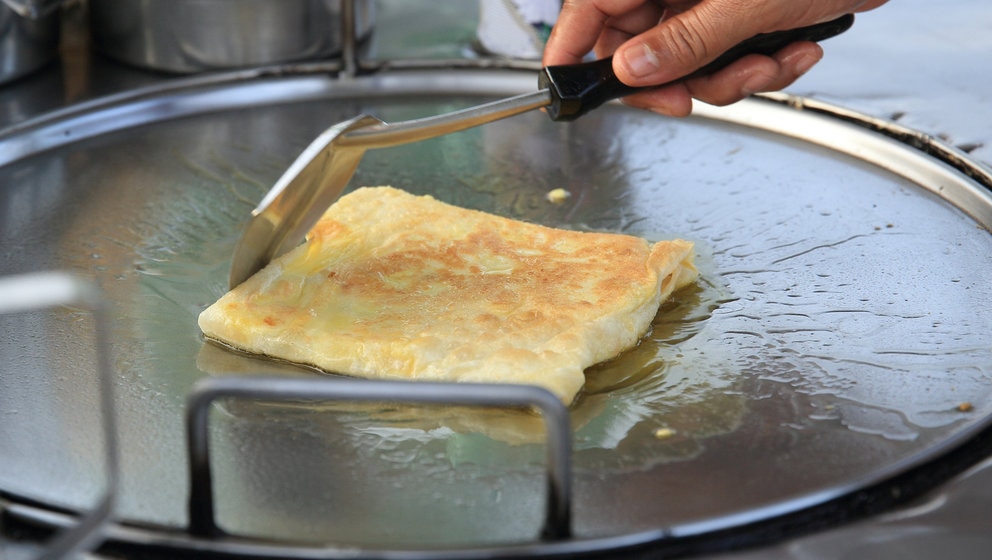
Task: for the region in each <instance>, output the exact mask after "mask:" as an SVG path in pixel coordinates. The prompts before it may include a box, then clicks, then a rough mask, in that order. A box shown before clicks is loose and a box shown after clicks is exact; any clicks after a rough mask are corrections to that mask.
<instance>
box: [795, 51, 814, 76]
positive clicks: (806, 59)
mask: <svg viewBox="0 0 992 560" xmlns="http://www.w3.org/2000/svg"><path fill="white" fill-rule="evenodd" d="M817 62H820V57H818V56H810V55H805V56H803V57H802V58H800V59H799V60H797V61H796V66H795V69H796V73H797V74H798V75H800V76H802V75H803V74H805V73H806V72H809V69H810V68H812V67H813V65H815V64H816V63H817Z"/></svg>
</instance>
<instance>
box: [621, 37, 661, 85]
mask: <svg viewBox="0 0 992 560" xmlns="http://www.w3.org/2000/svg"><path fill="white" fill-rule="evenodd" d="M623 60H624V63H625V64H626V66H627V71H628V72H630V74H631V75H632V76H634V77H636V78H642V77H644V76H648V75H650V74H654V73H655V72H657V71H658V70H659V69H660V68H661V62H660V61H659V60H658V55H657V54H655V53H654V51H652V50H651V48H650V47H648V46H647V45H645V44H643V43H642V44H640V45H637V46H636V47H631V48H628V49H627V50H625V51H624V53H623Z"/></svg>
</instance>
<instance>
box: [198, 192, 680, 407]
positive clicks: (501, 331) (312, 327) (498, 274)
mask: <svg viewBox="0 0 992 560" xmlns="http://www.w3.org/2000/svg"><path fill="white" fill-rule="evenodd" d="M692 259H693V246H692V243H690V242H687V241H681V240H676V241H662V242H659V243H656V244H654V245H650V244H649V243H647V242H646V241H644V240H643V239H639V238H636V237H631V236H626V235H617V234H606V233H583V232H575V231H566V230H560V229H553V228H548V227H543V226H539V225H534V224H527V223H523V222H519V221H515V220H510V219H507V218H501V217H498V216H495V215H492V214H486V213H483V212H478V211H474V210H466V209H463V208H457V207H454V206H450V205H447V204H444V203H441V202H439V201H437V200H434V199H433V198H431V197H417V196H413V195H410V194H407V193H405V192H403V191H399V190H396V189H392V188H389V187H376V188H363V189H358V190H356V191H354V192H353V193H351V194H349V195H347V196H345V197H342V198H341V199H340V200H339V201H338V202H337V203H336V204H335V205H334V206H332V207H331V208H330V209H329V210H328V211H327V213H326V214H325V215H324V217H323V218H322V219H321V221H320V222H319V223H318V224H317V226H316V227H315V228H314V229H313V231H312V232H311V234H310V236H309V237H308V241H307V242H306V243H305V244H303V245H301V246H300V247H298V248H297V249H295V250H293V251H291V252H290V253H288V254H286V255H284V256H283V257H281V258H279V259H277V260H276V261H274V262H273V263H271V264H270V265H269V266H268V267H266V268H265V269H264V270H262V271H260V272H259V273H257V274H256V275H255V276H253V277H252V278H250V279H249V280H247V281H246V282H244V283H243V284H241V285H240V286H238V287H236V288H235V289H234V290H232V291H231V292H229V293H228V294H226V295H224V296H223V297H222V298H221V299H220V300H218V301H217V303H215V304H214V305H212V306H211V307H209V308H208V309H207V310H205V311H204V312H203V313H202V314H201V316H200V320H199V323H200V328H201V329H202V330H203V332H204V333H205V334H206V335H207V336H209V337H212V338H216V339H218V340H221V341H223V342H226V343H227V344H230V345H232V346H235V347H237V348H241V349H244V350H247V351H250V352H255V353H261V354H266V355H270V356H274V357H278V358H282V359H285V360H289V361H294V362H298V363H303V364H307V365H312V366H316V367H318V368H320V369H324V370H328V371H334V372H338V373H344V374H349V375H357V376H364V377H382V378H398V379H424V380H437V381H479V382H509V383H528V384H536V385H540V386H543V387H546V388H548V389H550V390H551V391H552V392H554V393H555V394H557V395H558V396H559V397H560V398H561V399H562V400H563V401H565V402H570V401H571V400H572V399H573V398H574V396H575V394H576V393H577V392H578V391H579V389H580V388H581V386H582V383H583V381H584V376H583V370H584V369H585V368H586V367H588V366H590V365H592V364H594V363H597V362H600V361H603V360H606V359H609V358H611V357H613V356H615V355H617V354H618V353H620V352H621V351H623V350H624V349H626V348H629V347H630V346H633V345H634V344H636V342H637V340H638V339H639V338H640V337H641V336H642V335H643V334H644V333H645V332H646V330H647V329H648V327H649V325H650V321H651V319H652V318H653V317H654V315H655V314H656V312H657V309H658V306H659V305H660V304H661V302H662V301H663V299H664V298H667V297H668V295H669V294H670V293H671V292H672V291H673V290H674V289H677V288H678V287H680V286H683V285H685V284H688V283H690V282H692V281H693V280H694V279H695V276H696V271H695V268H694V267H693V266H692Z"/></svg>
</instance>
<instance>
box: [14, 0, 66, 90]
mask: <svg viewBox="0 0 992 560" xmlns="http://www.w3.org/2000/svg"><path fill="white" fill-rule="evenodd" d="M61 4H62V0H0V83H6V82H9V81H11V80H15V79H17V78H20V77H21V76H24V75H26V74H28V73H30V72H33V71H35V70H37V69H39V68H41V67H42V66H44V65H45V64H48V63H49V62H51V61H52V60H54V59H55V57H56V56H58V52H59V27H60V18H59V10H58V8H59V6H60V5H61Z"/></svg>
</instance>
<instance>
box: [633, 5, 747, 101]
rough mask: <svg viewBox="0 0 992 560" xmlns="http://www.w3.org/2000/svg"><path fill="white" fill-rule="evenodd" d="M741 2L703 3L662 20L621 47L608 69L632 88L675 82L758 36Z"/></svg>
mask: <svg viewBox="0 0 992 560" xmlns="http://www.w3.org/2000/svg"><path fill="white" fill-rule="evenodd" d="M740 4H746V2H745V3H741V2H707V1H703V2H700V3H699V4H697V5H696V6H694V7H693V8H692V9H690V10H688V11H685V12H682V13H679V14H675V15H673V16H671V17H668V18H666V19H664V20H662V21H661V23H659V24H658V25H656V26H654V27H652V28H651V29H649V30H648V31H645V32H644V33H641V34H640V35H637V36H635V37H633V38H631V39H630V40H628V41H627V42H626V43H624V44H623V45H622V46H621V47H620V48H618V49H617V51H616V52H615V53H614V55H613V70H614V72H615V73H616V75H617V77H618V78H620V81H622V82H624V83H625V84H628V85H631V86H650V85H657V84H662V83H665V82H669V81H672V80H676V79H678V78H681V77H682V76H685V75H687V74H690V73H692V72H693V71H695V70H697V69H698V68H700V67H702V66H704V65H705V64H707V63H709V62H711V61H713V60H714V59H716V58H717V57H718V56H720V55H721V54H722V53H723V52H724V51H727V50H728V49H730V48H731V47H733V46H734V45H736V44H737V43H739V42H741V41H743V40H745V39H748V38H750V37H752V36H754V35H756V34H758V33H760V32H761V27H760V22H759V21H758V20H760V18H755V14H754V13H750V14H748V13H745V11H744V10H743V9H742V8H741V7H740Z"/></svg>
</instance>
